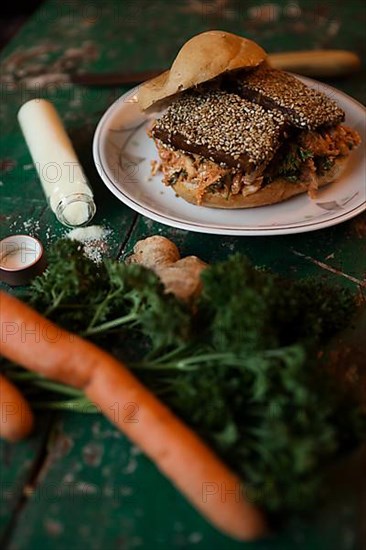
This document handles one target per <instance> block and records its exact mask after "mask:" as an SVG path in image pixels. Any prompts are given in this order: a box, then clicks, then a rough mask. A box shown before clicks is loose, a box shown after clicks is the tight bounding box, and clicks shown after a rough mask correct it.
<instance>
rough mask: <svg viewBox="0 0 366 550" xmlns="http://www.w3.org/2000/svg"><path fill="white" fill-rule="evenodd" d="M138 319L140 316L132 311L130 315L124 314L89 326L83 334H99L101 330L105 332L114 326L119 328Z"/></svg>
mask: <svg viewBox="0 0 366 550" xmlns="http://www.w3.org/2000/svg"><path fill="white" fill-rule="evenodd" d="M137 320H138V317H137V315H136V313H135V312H132V313H129V314H128V315H124V316H123V317H118V318H117V319H113V320H112V321H107V322H106V323H102V324H101V325H97V326H96V327H90V328H87V329H86V330H85V331H84V332H82V334H81V335H82V336H90V335H91V334H98V333H100V332H105V331H107V330H110V329H112V328H117V327H120V326H122V325H125V324H127V323H130V322H131V321H137Z"/></svg>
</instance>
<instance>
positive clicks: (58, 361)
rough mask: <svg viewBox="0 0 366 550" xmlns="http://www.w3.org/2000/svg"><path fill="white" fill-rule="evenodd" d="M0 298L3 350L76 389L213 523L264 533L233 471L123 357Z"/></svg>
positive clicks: (241, 533) (247, 534) (233, 531)
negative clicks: (168, 406)
mask: <svg viewBox="0 0 366 550" xmlns="http://www.w3.org/2000/svg"><path fill="white" fill-rule="evenodd" d="M0 301H1V352H2V353H3V355H5V356H6V357H8V359H11V360H12V361H16V362H17V363H19V364H21V365H23V366H24V367H26V368H28V369H29V370H32V371H35V372H38V373H40V374H42V375H44V376H46V377H48V378H51V379H53V380H57V381H59V382H63V383H66V384H69V385H71V386H75V387H77V388H79V389H83V390H84V392H85V394H86V395H87V397H88V398H89V399H90V400H91V401H92V402H93V403H94V404H95V405H96V406H97V407H99V408H100V410H101V411H102V412H103V413H104V414H105V415H106V416H107V417H108V418H109V419H110V420H111V421H112V422H113V423H114V424H115V425H116V426H118V428H120V429H121V431H123V432H124V433H125V434H126V435H127V436H128V437H129V438H130V439H131V440H132V441H133V442H134V443H135V444H136V445H137V446H138V447H140V448H141V449H142V450H143V451H144V452H145V453H146V455H148V456H149V457H150V458H151V459H152V460H153V461H154V462H155V464H156V466H157V467H158V468H159V469H160V470H161V472H163V473H164V474H165V475H166V476H167V477H168V478H169V479H170V480H171V481H172V482H173V484H174V485H175V486H176V487H177V488H178V489H179V490H180V491H181V492H182V493H183V494H184V495H185V496H186V498H187V499H188V500H189V501H190V502H191V504H192V505H193V506H194V507H195V508H196V509H197V510H199V511H200V512H201V513H202V514H203V515H204V516H205V517H206V518H207V520H209V521H210V522H211V523H212V524H213V525H214V526H215V527H216V528H218V529H220V530H221V531H223V532H224V533H226V534H228V535H230V536H232V537H234V538H236V539H239V540H249V539H253V538H257V537H260V536H262V535H263V534H264V533H265V531H266V527H265V521H264V518H263V516H262V514H261V512H260V511H259V510H258V509H256V508H255V507H254V506H253V505H252V504H251V503H250V502H248V500H247V499H246V498H245V491H244V488H243V486H242V484H241V481H240V479H239V478H238V477H237V476H236V475H235V474H233V473H232V472H231V471H230V470H229V469H228V468H227V467H226V466H225V465H224V464H223V463H222V462H221V461H220V460H219V459H218V458H217V457H216V456H215V454H214V453H213V452H212V451H211V450H210V449H209V448H208V447H207V446H206V445H205V444H204V443H203V442H202V441H201V440H200V438H199V437H198V436H197V435H196V434H195V433H194V432H193V431H192V430H190V429H189V428H188V427H187V426H186V425H185V424H183V423H182V422H181V421H180V420H179V419H178V418H177V417H176V416H174V414H173V413H172V412H171V411H170V410H169V409H168V408H167V407H166V406H165V405H164V404H163V403H161V402H160V401H159V400H158V399H157V398H156V397H155V396H154V395H153V394H152V393H151V392H150V391H149V390H148V389H146V388H145V387H144V386H143V385H142V384H141V383H140V382H139V381H138V380H137V379H136V378H135V377H134V376H133V375H132V374H131V373H130V371H129V370H128V369H127V368H126V367H125V366H124V365H123V364H121V363H120V362H118V361H117V360H116V359H114V358H113V357H112V356H111V355H109V354H108V353H106V352H104V351H103V350H101V349H99V348H98V347H97V346H95V345H93V344H91V343H90V342H87V341H85V340H83V339H82V338H79V337H78V336H75V335H73V334H71V333H69V332H67V331H65V330H63V329H61V328H59V327H57V326H56V325H54V324H53V323H51V322H50V321H48V320H47V319H45V318H44V317H42V316H41V315H39V314H38V313H37V312H35V311H34V310H32V309H31V308H30V307H28V306H27V305H25V304H23V303H22V302H20V301H19V300H17V299H16V298H14V297H11V296H10V295H7V294H5V293H0Z"/></svg>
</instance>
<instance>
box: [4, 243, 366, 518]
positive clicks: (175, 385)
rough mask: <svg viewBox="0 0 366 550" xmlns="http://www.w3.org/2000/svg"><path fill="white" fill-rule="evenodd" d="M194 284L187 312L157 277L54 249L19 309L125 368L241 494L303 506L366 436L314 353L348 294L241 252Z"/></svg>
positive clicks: (348, 303)
mask: <svg viewBox="0 0 366 550" xmlns="http://www.w3.org/2000/svg"><path fill="white" fill-rule="evenodd" d="M65 257H67V259H68V260H67V262H65ZM202 280H203V290H202V293H201V295H200V296H199V297H198V298H197V299H196V301H195V302H194V303H193V305H191V306H190V308H188V306H187V305H185V304H184V303H182V302H180V301H179V300H177V299H176V298H175V297H174V296H173V295H170V294H166V293H165V292H164V288H163V286H162V285H161V283H160V281H159V279H158V278H157V277H156V275H155V274H154V273H153V272H151V271H149V270H147V269H145V268H143V267H141V266H138V265H126V264H123V263H118V262H115V261H111V260H105V261H104V262H103V263H102V264H100V265H96V264H94V263H93V262H92V261H91V260H89V259H88V258H87V257H85V255H84V254H83V248H82V245H81V244H78V243H75V242H71V241H62V240H61V241H59V242H58V243H57V244H56V245H55V246H54V248H53V249H52V251H51V252H50V254H49V267H48V270H47V271H46V272H45V273H44V274H43V275H42V276H41V277H38V278H37V279H36V280H35V281H34V283H33V285H32V286H31V289H30V294H29V297H28V300H29V301H30V303H31V304H32V305H33V306H34V307H36V309H38V310H39V311H40V312H41V313H43V314H45V315H46V316H48V317H49V318H51V319H52V320H54V321H55V322H57V323H58V324H59V325H61V326H64V327H65V328H67V329H68V330H72V331H74V332H77V333H79V334H81V335H83V336H84V337H87V338H90V339H92V340H94V341H96V342H97V343H98V344H99V345H102V346H105V347H107V349H108V350H109V351H111V350H112V352H113V353H114V354H115V355H116V356H118V357H119V358H121V359H123V360H124V361H125V362H126V363H127V364H128V366H129V367H130V368H131V369H132V370H134V371H135V373H136V375H137V376H138V377H139V378H140V379H141V380H142V381H143V382H144V383H145V384H146V385H147V386H148V387H150V389H151V390H152V391H154V392H155V393H156V394H157V395H158V396H159V397H160V398H161V399H162V400H163V401H164V402H165V403H166V404H167V405H168V406H170V407H171V408H172V409H173V410H174V411H175V412H176V414H177V415H179V416H180V417H181V418H182V419H183V420H184V421H185V422H187V423H188V424H189V425H191V426H192V427H193V428H194V429H195V430H196V431H197V432H198V433H199V434H200V435H201V436H202V437H203V438H204V439H205V440H206V441H207V442H208V443H209V444H210V445H211V446H212V448H214V449H215V450H216V452H217V453H218V454H219V455H220V456H221V457H222V458H223V460H224V461H226V462H227V463H228V464H229V465H230V466H231V467H232V468H233V469H234V470H235V471H236V472H237V473H238V474H239V475H240V476H241V477H242V478H243V479H244V480H245V484H246V487H247V488H249V489H248V490H250V492H251V494H250V498H252V499H255V500H256V501H258V502H259V503H261V504H262V505H263V507H265V508H266V509H268V510H271V511H278V510H286V509H301V508H304V507H307V506H308V505H309V504H310V503H311V502H312V501H313V499H314V497H315V496H316V495H317V491H318V489H319V487H320V480H321V473H322V468H323V466H324V465H325V464H327V463H328V462H329V460H331V459H334V458H335V457H336V456H338V455H339V454H340V453H341V452H342V451H343V450H345V449H349V448H351V447H352V446H354V445H356V444H357V443H358V442H359V441H361V440H362V439H365V438H366V425H365V417H364V416H362V415H361V412H360V411H359V407H358V406H357V404H356V403H354V402H353V401H352V400H349V399H348V397H346V396H345V395H344V394H343V393H342V392H341V390H340V389H339V388H338V387H336V385H335V383H334V381H332V380H331V379H330V377H329V376H328V375H327V373H326V371H325V370H324V369H322V368H321V367H320V365H319V363H318V361H317V358H316V357H317V353H316V352H317V348H318V346H320V345H321V346H323V345H324V344H325V342H326V341H327V340H328V339H329V337H330V336H332V334H334V333H335V332H336V331H338V330H339V329H341V328H342V326H343V325H344V324H345V322H346V321H347V319H349V318H350V316H351V313H352V311H353V309H354V300H353V297H352V295H351V293H350V292H347V291H346V290H344V289H341V288H335V287H327V286H326V285H325V284H324V283H323V282H321V281H319V280H311V279H308V280H306V281H295V282H290V281H284V280H282V279H280V278H279V277H277V276H275V275H273V274H272V273H268V272H266V271H263V270H258V269H255V268H254V267H253V266H252V265H251V264H250V262H249V261H248V259H246V258H244V257H242V256H240V255H235V256H232V257H230V258H228V259H227V260H226V261H224V262H221V263H217V264H215V265H212V266H210V267H208V268H207V269H206V270H204V272H203V273H202ZM6 371H7V375H8V376H10V377H13V379H14V380H16V381H17V382H18V383H23V385H25V386H26V387H27V388H28V389H30V390H32V389H33V390H34V389H35V388H36V390H37V391H38V392H39V390H40V389H42V393H41V396H42V398H43V401H42V406H49V408H66V407H67V406H70V403H75V402H77V401H78V400H83V399H84V397H83V396H82V395H81V394H80V392H78V391H77V390H74V389H70V388H67V387H66V386H63V385H61V384H54V383H51V382H48V381H46V380H44V379H41V378H40V377H38V376H37V375H34V374H32V373H25V372H23V371H22V370H21V369H19V368H15V367H9V366H8V368H7V369H6ZM45 392H47V393H45ZM45 395H46V397H47V396H48V401H47V400H46V402H45ZM36 396H37V400H38V404H39V393H38V394H36ZM61 396H63V397H62V398H61ZM65 396H67V398H68V399H67V400H66V401H64V399H65ZM51 397H52V398H51ZM345 426H347V429H345Z"/></svg>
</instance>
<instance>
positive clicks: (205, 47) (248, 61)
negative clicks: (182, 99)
mask: <svg viewBox="0 0 366 550" xmlns="http://www.w3.org/2000/svg"><path fill="white" fill-rule="evenodd" d="M266 57H267V54H266V52H265V51H264V50H263V49H262V48H261V47H260V46H258V44H256V43H255V42H253V41H252V40H249V39H247V38H243V37H241V36H237V35H235V34H231V33H229V32H225V31H208V32H204V33H201V34H198V35H197V36H194V37H193V38H191V39H190V40H188V42H186V43H185V44H184V45H183V47H182V48H181V49H180V51H179V53H178V55H177V57H176V58H175V60H174V62H173V64H172V66H171V68H170V70H168V71H165V72H164V73H162V74H161V75H159V76H157V77H156V78H153V79H152V80H149V81H147V82H145V83H144V84H142V85H141V86H140V88H139V90H138V92H137V100H138V103H139V106H140V108H141V109H142V110H143V111H149V112H152V111H154V110H160V109H161V108H163V107H165V106H166V105H167V102H168V101H169V100H170V99H171V98H174V96H175V95H176V94H178V93H180V92H182V91H184V90H187V89H189V88H192V87H195V86H198V85H199V84H202V83H203V82H207V81H209V80H212V79H213V78H216V77H217V76H219V75H221V74H223V73H227V72H231V71H235V70H238V69H244V68H254V67H257V66H258V65H260V64H261V63H262V62H263V61H264V60H265V59H266Z"/></svg>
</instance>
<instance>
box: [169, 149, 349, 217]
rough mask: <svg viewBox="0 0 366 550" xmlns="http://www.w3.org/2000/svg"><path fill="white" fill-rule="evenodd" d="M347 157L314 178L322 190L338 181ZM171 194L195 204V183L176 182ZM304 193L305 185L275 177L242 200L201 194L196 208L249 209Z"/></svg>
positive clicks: (305, 190)
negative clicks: (198, 206)
mask: <svg viewBox="0 0 366 550" xmlns="http://www.w3.org/2000/svg"><path fill="white" fill-rule="evenodd" d="M348 158H349V157H348V156H347V157H339V158H337V159H336V160H335V162H334V165H333V167H332V168H331V169H330V170H328V171H327V172H326V173H325V174H324V175H322V176H318V177H317V182H318V186H319V187H323V186H325V185H327V184H328V183H332V182H334V181H335V180H336V179H337V178H339V177H340V176H341V175H342V173H343V172H344V170H345V168H346V165H347V161H348ZM174 191H175V193H176V194H177V195H178V196H180V197H181V198H182V199H184V200H186V201H187V202H190V203H192V204H197V186H196V185H195V184H192V183H190V182H186V181H181V180H180V181H178V182H177V183H176V184H175V185H174ZM306 192H307V186H306V184H303V183H300V182H299V183H296V182H290V181H288V180H286V179H284V178H276V179H275V180H273V181H272V182H271V183H269V184H268V185H265V186H264V187H261V188H260V189H259V190H258V191H255V192H254V193H252V194H251V195H247V196H246V197H244V196H243V195H242V194H241V193H239V194H237V195H230V196H229V197H227V193H226V191H225V192H220V191H217V190H215V192H212V193H205V194H204V196H203V197H202V200H201V202H200V205H201V206H208V207H211V208H226V209H233V208H253V207H255V206H267V205H270V204H276V203H278V202H283V201H285V200H287V199H290V198H291V197H294V196H295V195H300V194H301V193H306Z"/></svg>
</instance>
